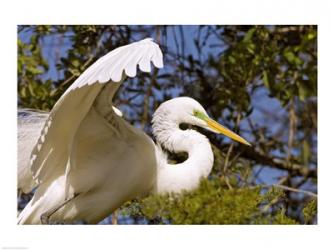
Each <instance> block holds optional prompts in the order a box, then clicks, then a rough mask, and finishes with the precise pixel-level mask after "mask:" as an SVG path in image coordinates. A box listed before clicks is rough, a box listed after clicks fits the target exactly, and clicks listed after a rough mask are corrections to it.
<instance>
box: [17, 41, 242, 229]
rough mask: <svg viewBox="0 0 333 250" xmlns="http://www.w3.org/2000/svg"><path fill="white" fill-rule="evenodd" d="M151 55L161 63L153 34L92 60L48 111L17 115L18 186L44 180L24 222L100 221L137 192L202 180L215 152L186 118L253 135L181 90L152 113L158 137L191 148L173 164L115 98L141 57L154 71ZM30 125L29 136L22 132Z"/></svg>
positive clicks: (175, 188)
mask: <svg viewBox="0 0 333 250" xmlns="http://www.w3.org/2000/svg"><path fill="white" fill-rule="evenodd" d="M151 62H152V63H153V64H154V65H155V66H156V67H158V68H161V67H162V66H163V59H162V53H161V51H160V49H159V46H158V45H157V44H156V43H154V42H153V41H152V39H144V40H142V41H139V42H136V43H132V44H130V45H127V46H123V47H120V48H118V49H115V50H113V51H111V52H110V53H108V54H107V55H105V56H104V57H102V58H100V59H99V60H97V61H96V62H95V63H94V64H93V65H92V66H90V67H89V68H88V69H87V70H86V71H85V72H84V73H83V74H82V75H81V76H80V77H79V78H78V79H77V80H76V81H75V82H74V83H73V84H72V85H71V86H70V87H69V88H68V89H67V91H66V92H65V93H64V94H63V95H62V96H61V98H60V99H59V100H58V102H57V103H56V104H55V106H54V107H53V109H52V110H51V112H50V113H49V115H42V116H40V115H39V114H38V113H33V112H32V113H30V114H29V116H28V117H30V118H27V122H25V123H22V122H19V149H22V152H24V153H23V154H21V153H20V152H21V150H19V172H18V174H19V188H21V189H22V190H23V191H24V192H28V191H30V190H31V188H32V187H34V185H36V184H37V185H38V187H37V189H36V192H35V194H34V196H33V198H32V200H31V201H30V202H29V203H28V205H27V206H26V207H25V208H24V210H23V211H22V212H21V214H20V215H19V223H20V224H39V223H41V222H43V223H51V222H57V223H59V222H65V223H74V222H75V221H85V222H86V223H97V222H99V221H100V220H102V219H103V218H105V217H106V216H108V215H109V214H111V213H112V212H113V211H114V210H115V209H117V208H118V207H119V206H121V205H122V204H123V203H124V202H126V201H127V200H130V199H133V198H135V197H138V196H142V195H147V194H149V193H151V192H180V191H181V190H183V189H193V188H196V187H197V185H198V183H199V180H200V178H202V177H207V176H208V174H209V172H210V171H211V168H212V166H213V153H212V150H211V147H210V144H209V142H208V139H207V138H206V137H205V136H203V135H201V134H200V133H198V132H196V131H194V130H186V131H183V130H180V129H179V124H180V123H183V122H185V123H189V124H193V125H197V126H201V127H203V128H206V129H209V130H211V131H213V132H217V133H224V134H226V135H227V136H230V137H231V138H233V139H235V140H238V141H240V142H242V143H247V142H246V141H245V140H244V139H242V138H241V137H239V136H237V135H235V134H234V133H232V132H231V131H230V130H228V129H226V128H224V127H223V126H221V125H219V124H218V123H216V122H214V121H213V120H211V119H210V118H209V117H208V115H207V113H206V111H205V110H204V108H203V107H202V106H201V105H200V104H199V103H198V102H196V101H195V100H193V99H192V98H189V97H180V98H175V99H172V100H169V101H167V102H165V103H163V104H162V105H161V106H160V107H159V108H158V109H157V110H156V112H155V114H154V118H153V133H154V135H155V137H156V140H157V142H158V143H159V144H160V145H161V146H162V147H163V148H165V149H167V150H169V151H173V152H183V151H186V152H188V154H189V157H188V159H187V160H186V161H185V162H183V163H180V164H176V165H173V166H170V164H168V163H167V157H166V155H165V154H164V152H163V151H162V150H161V146H159V145H158V146H157V147H156V146H155V144H154V142H153V141H152V140H151V139H150V138H149V137H148V136H147V135H146V134H144V133H143V132H142V131H141V130H139V129H137V128H135V127H133V126H132V125H130V124H129V123H128V122H126V121H125V120H124V119H123V118H122V113H121V111H120V110H118V109H117V108H115V107H114V106H113V103H112V99H113V96H114V94H115V92H116V90H117V89H118V87H119V86H120V84H121V82H122V81H123V80H124V79H125V76H126V75H127V76H130V77H134V76H135V75H136V68H137V65H138V66H139V68H140V70H142V71H145V72H149V71H150V64H151ZM34 117H38V119H37V121H34ZM41 124H44V125H43V126H42V125H41ZM33 126H34V127H33ZM31 128H32V132H31V133H30V136H28V137H24V136H22V135H24V134H25V135H26V134H27V133H28V131H30V130H31ZM37 133H38V135H39V138H38V140H37V139H36V138H37ZM33 145H34V146H33ZM32 147H34V148H33V149H32ZM29 152H31V157H30V164H31V165H30V168H29V164H28V162H29V159H28V155H30V153H29ZM31 176H32V177H33V178H34V180H35V182H34V181H32V179H31Z"/></svg>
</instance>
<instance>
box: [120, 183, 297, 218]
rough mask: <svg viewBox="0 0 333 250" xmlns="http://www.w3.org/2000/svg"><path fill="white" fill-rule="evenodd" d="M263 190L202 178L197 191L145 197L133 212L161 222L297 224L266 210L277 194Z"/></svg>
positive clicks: (280, 214)
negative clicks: (230, 186) (233, 186)
mask: <svg viewBox="0 0 333 250" xmlns="http://www.w3.org/2000/svg"><path fill="white" fill-rule="evenodd" d="M261 191H262V189H261V188H260V187H259V186H257V187H244V188H237V189H228V187H227V186H225V185H223V182H221V180H219V179H214V180H202V181H201V184H200V187H199V188H198V189H197V190H195V191H194V192H188V191H184V192H183V193H181V194H180V195H178V194H165V195H154V196H150V197H148V198H145V199H143V200H142V201H141V203H137V205H136V206H135V210H131V211H130V214H131V215H134V216H142V215H145V217H146V218H147V219H148V220H149V221H152V222H154V223H156V222H158V223H160V224H297V222H296V221H295V220H293V219H291V218H289V217H287V216H286V215H285V213H284V211H283V210H281V209H280V210H278V211H276V212H274V213H267V212H265V211H264V210H263V209H262V206H263V205H266V206H267V204H269V206H268V207H270V205H271V203H272V201H273V200H274V199H276V197H277V196H276V195H272V192H267V193H266V194H265V195H262V194H261ZM138 204H140V205H138ZM266 210H267V209H266ZM124 211H126V207H125V208H124ZM127 212H128V210H127Z"/></svg>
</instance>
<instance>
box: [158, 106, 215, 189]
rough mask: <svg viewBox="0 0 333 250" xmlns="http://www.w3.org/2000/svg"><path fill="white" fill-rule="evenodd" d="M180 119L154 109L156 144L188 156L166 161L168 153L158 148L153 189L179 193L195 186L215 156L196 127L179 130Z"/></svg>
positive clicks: (208, 171)
mask: <svg viewBox="0 0 333 250" xmlns="http://www.w3.org/2000/svg"><path fill="white" fill-rule="evenodd" d="M182 122H186V121H183V120H182V118H179V117H178V118H177V117H173V116H172V114H170V113H169V112H155V114H154V119H153V133H154V135H155V137H156V140H157V142H158V143H159V144H161V145H162V146H163V148H165V149H166V150H169V151H170V152H174V153H180V152H187V153H188V159H187V160H186V161H184V162H183V163H180V164H168V163H167V156H166V154H165V153H164V152H162V150H161V148H160V147H157V158H158V169H157V183H156V191H157V192H158V193H164V192H179V191H181V190H192V189H194V188H196V187H197V186H198V184H199V182H200V179H201V178H205V177H207V176H208V175H209V173H210V171H211V169H212V167H213V162H214V155H213V152H212V149H211V146H210V143H209V141H208V139H207V138H206V137H205V136H204V135H202V134H200V133H198V132H197V131H195V130H181V129H180V128H179V124H180V123H182Z"/></svg>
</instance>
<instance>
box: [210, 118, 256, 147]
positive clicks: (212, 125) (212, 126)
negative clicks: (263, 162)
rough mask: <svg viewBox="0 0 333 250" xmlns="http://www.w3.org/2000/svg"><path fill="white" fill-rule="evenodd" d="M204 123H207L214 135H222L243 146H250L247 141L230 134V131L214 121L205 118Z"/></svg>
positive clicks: (232, 133)
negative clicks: (214, 132)
mask: <svg viewBox="0 0 333 250" xmlns="http://www.w3.org/2000/svg"><path fill="white" fill-rule="evenodd" d="M205 121H206V122H207V125H208V127H209V128H210V129H212V130H214V131H216V133H220V134H224V135H225V136H228V137H229V138H230V139H232V140H234V141H238V142H240V143H243V144H245V145H248V146H251V144H250V143H249V142H248V141H246V140H245V139H244V138H242V137H240V136H239V135H237V134H236V133H234V132H232V131H231V130H230V129H227V128H226V127H224V126H223V125H221V124H219V123H218V122H216V121H214V120H213V119H211V118H209V117H207V118H205Z"/></svg>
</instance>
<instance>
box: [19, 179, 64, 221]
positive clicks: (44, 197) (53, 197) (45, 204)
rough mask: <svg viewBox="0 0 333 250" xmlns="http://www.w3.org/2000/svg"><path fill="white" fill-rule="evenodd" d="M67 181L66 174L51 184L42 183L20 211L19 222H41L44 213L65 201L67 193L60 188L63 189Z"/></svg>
mask: <svg viewBox="0 0 333 250" xmlns="http://www.w3.org/2000/svg"><path fill="white" fill-rule="evenodd" d="M65 181H66V178H65V176H61V177H59V178H58V179H56V180H54V181H53V182H52V183H51V184H50V183H49V182H45V183H43V184H41V185H40V186H39V187H38V189H37V191H36V193H35V195H34V197H33V198H32V199H31V200H30V202H29V203H28V204H27V205H26V206H25V208H24V209H23V210H22V212H21V213H20V215H19V217H18V224H41V216H42V214H43V213H45V212H47V211H49V210H51V209H53V208H54V207H56V206H58V205H59V204H62V202H64V200H65V195H64V192H61V191H60V190H63V188H62V187H64V185H65Z"/></svg>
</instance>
